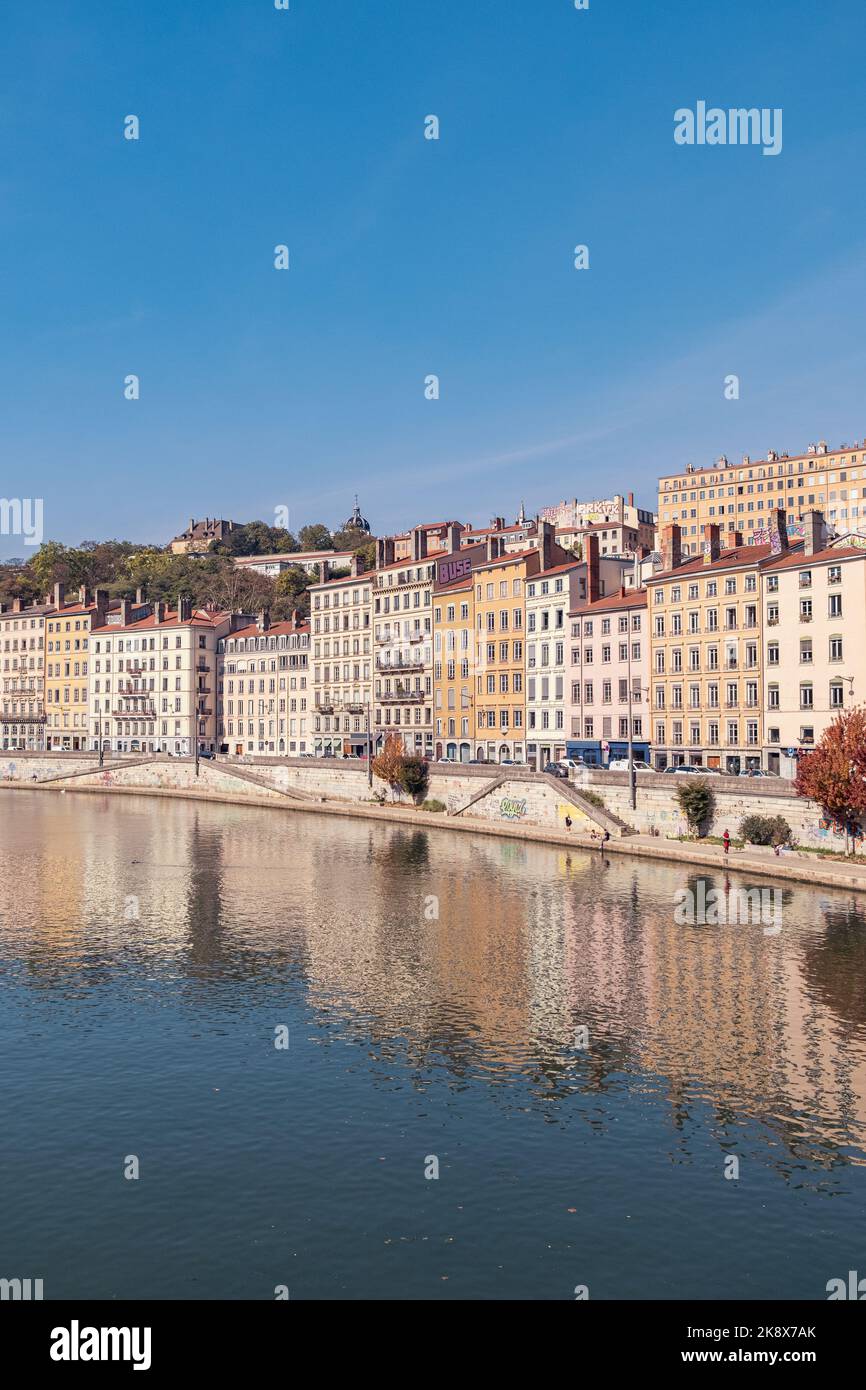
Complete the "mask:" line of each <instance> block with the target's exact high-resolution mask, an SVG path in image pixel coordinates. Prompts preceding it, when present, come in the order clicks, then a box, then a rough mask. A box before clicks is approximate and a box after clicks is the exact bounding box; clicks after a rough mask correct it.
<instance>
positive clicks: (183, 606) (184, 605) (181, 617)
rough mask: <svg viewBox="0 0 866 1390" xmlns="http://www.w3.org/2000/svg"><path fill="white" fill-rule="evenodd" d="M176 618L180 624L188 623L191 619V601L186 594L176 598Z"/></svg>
mask: <svg viewBox="0 0 866 1390" xmlns="http://www.w3.org/2000/svg"><path fill="white" fill-rule="evenodd" d="M177 616H178V621H179V622H181V623H188V622H189V620H190V618H191V617H192V599H191V598H189V597H188V595H186V594H184V595H183V597H180V596H179V597H178V600H177Z"/></svg>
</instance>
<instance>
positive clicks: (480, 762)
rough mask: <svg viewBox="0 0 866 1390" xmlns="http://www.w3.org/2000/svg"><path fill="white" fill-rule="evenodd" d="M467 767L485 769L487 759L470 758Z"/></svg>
mask: <svg viewBox="0 0 866 1390" xmlns="http://www.w3.org/2000/svg"><path fill="white" fill-rule="evenodd" d="M469 766H470V767H487V759H486V758H470V759H469Z"/></svg>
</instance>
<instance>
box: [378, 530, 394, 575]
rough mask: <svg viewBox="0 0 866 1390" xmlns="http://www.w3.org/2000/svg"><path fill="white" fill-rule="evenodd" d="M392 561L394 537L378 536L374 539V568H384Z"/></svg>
mask: <svg viewBox="0 0 866 1390" xmlns="http://www.w3.org/2000/svg"><path fill="white" fill-rule="evenodd" d="M393 563H394V537H393V536H380V537H379V539H378V540H377V541H376V569H377V570H381V569H384V568H385V566H386V565H393Z"/></svg>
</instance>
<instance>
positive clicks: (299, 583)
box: [274, 565, 313, 617]
mask: <svg viewBox="0 0 866 1390" xmlns="http://www.w3.org/2000/svg"><path fill="white" fill-rule="evenodd" d="M312 582H313V576H312V575H310V574H308V573H307V571H306V570H305V569H302V568H301V566H300V565H293V566H292V568H291V569H288V570H283V572H282V574H281V575H280V576H279V577H278V579H277V580H276V582H275V584H274V597H275V598H276V600H277V608H278V609H279V611H280V613H282V614H283V615H284V616H286V617H288V614H289V613H290V612H291V611H292V609H293V608H297V610H298V612H299V613H303V614H304V615H306V614H307V613H309V611H310V594H309V588H310V584H311V583H312ZM277 608H275V610H274V611H275V614H276V611H277Z"/></svg>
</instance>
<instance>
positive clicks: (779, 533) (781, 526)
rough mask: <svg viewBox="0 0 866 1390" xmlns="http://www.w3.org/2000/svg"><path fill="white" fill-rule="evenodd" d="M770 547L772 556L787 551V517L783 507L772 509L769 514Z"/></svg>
mask: <svg viewBox="0 0 866 1390" xmlns="http://www.w3.org/2000/svg"><path fill="white" fill-rule="evenodd" d="M769 526H770V547H771V550H772V553H773V554H774V555H781V554H784V553H785V552H786V551H787V549H788V516H787V513H786V511H785V509H784V507H774V508H773V510H772V511H771V512H770V521H769Z"/></svg>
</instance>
